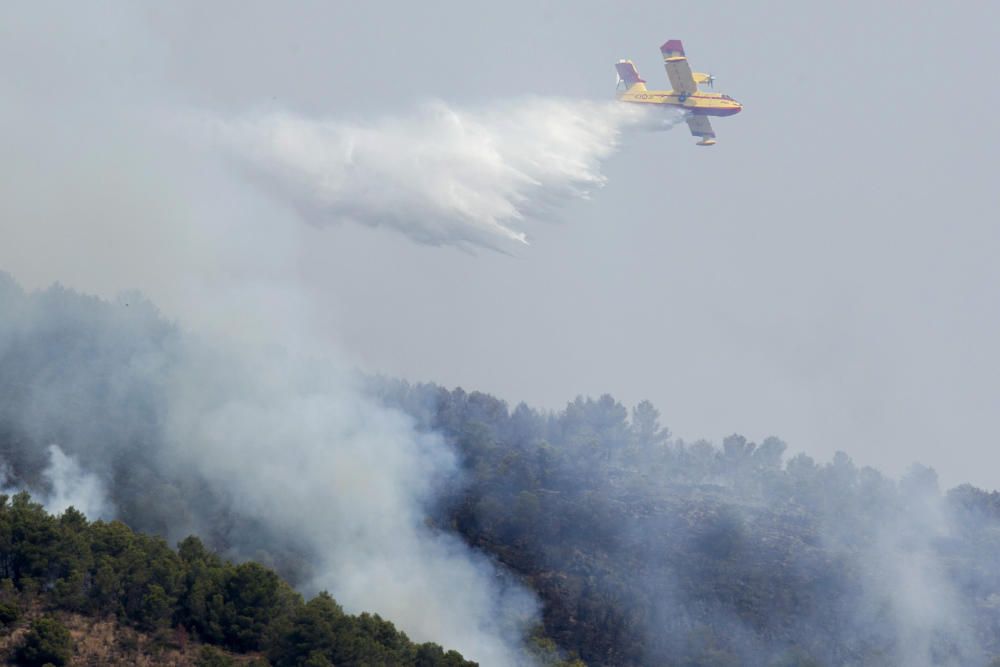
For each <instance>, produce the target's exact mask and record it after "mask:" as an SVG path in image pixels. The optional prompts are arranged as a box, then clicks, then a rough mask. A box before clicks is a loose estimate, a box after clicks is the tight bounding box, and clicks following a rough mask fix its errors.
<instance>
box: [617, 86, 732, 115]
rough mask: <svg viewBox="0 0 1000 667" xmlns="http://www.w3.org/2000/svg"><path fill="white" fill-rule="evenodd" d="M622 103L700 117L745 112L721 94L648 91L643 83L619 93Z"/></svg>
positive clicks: (729, 98)
mask: <svg viewBox="0 0 1000 667" xmlns="http://www.w3.org/2000/svg"><path fill="white" fill-rule="evenodd" d="M618 99H619V101H621V102H631V103H633V104H659V105H665V106H671V107H677V108H678V109H684V110H685V111H688V112H690V113H693V114H697V115H699V116H732V115H733V114H737V113H739V112H740V111H742V110H743V105H742V104H740V103H739V102H737V101H736V100H734V99H733V98H731V97H729V96H728V95H723V94H721V93H705V92H702V91H700V90H699V91H698V92H696V93H692V94H690V95H684V94H680V93H675V92H674V91H672V90H646V86H644V85H643V84H641V83H637V84H635V85H633V86H632V87H631V88H629V89H628V90H625V91H621V92H619V93H618Z"/></svg>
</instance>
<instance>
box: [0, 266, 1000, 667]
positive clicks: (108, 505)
mask: <svg viewBox="0 0 1000 667" xmlns="http://www.w3.org/2000/svg"><path fill="white" fill-rule="evenodd" d="M193 350H194V351H193ZM239 354H240V352H239V350H228V351H227V350H224V349H220V348H214V347H211V346H209V345H208V344H207V343H206V342H205V341H199V340H198V339H197V338H196V337H195V336H193V335H192V334H187V333H183V332H181V331H180V330H178V329H177V327H176V326H174V325H172V324H170V323H167V322H165V321H164V320H163V319H162V318H160V316H159V315H158V314H157V313H156V311H155V309H154V308H153V307H152V306H151V305H150V304H148V303H147V302H144V301H143V300H142V299H141V298H140V297H139V296H138V295H126V296H123V297H121V298H120V299H119V300H118V301H116V302H113V303H111V302H106V301H101V300H99V299H95V298H92V297H87V296H83V295H79V294H76V293H74V292H71V291H68V290H66V289H64V288H61V287H53V288H51V289H49V290H46V291H44V292H38V293H33V294H26V293H24V292H23V291H22V290H21V289H20V288H19V287H18V286H17V285H16V284H15V283H14V282H13V281H12V280H10V279H9V278H4V279H3V281H2V283H0V456H2V461H3V464H4V466H5V474H6V478H7V479H6V482H5V483H6V486H7V487H8V488H9V489H11V490H13V489H15V488H27V489H30V490H31V491H32V492H33V493H34V494H35V495H36V496H37V497H38V498H40V499H41V500H42V501H43V502H44V503H45V504H46V505H47V506H49V507H50V508H52V509H53V510H56V511H61V510H62V509H64V508H65V506H66V505H69V504H72V505H75V506H77V507H84V508H87V509H88V511H90V512H92V513H94V514H95V517H93V518H98V517H101V518H107V519H111V518H121V519H123V520H124V521H126V522H127V523H128V524H129V525H130V526H132V527H134V528H136V529H140V530H144V531H150V532H153V533H156V534H159V535H163V536H164V537H166V538H167V539H169V540H172V541H176V540H179V539H181V538H182V537H184V536H185V535H187V534H189V533H195V534H197V535H199V536H201V537H202V539H204V540H205V541H206V543H207V544H209V545H210V546H211V547H212V548H217V549H221V550H222V551H224V552H225V553H227V554H229V555H232V556H236V557H252V558H254V559H256V560H260V561H262V562H263V563H264V564H265V565H270V566H273V567H276V568H278V569H279V570H280V571H281V572H282V573H284V574H285V575H286V576H289V577H291V579H292V581H293V583H295V584H297V585H298V586H300V587H303V589H304V590H307V591H313V590H317V589H318V588H320V587H323V588H329V589H330V590H331V591H334V592H335V594H336V595H337V597H338V599H341V595H340V594H339V593H340V592H341V591H342V592H344V593H346V595H347V598H348V599H349V600H350V601H351V602H350V607H349V609H351V610H357V611H360V610H362V609H369V610H371V611H374V612H378V613H380V614H382V615H383V616H384V617H386V618H387V619H388V620H390V621H393V622H395V623H397V624H398V625H399V626H401V627H402V628H403V629H405V630H406V631H407V632H408V633H409V632H410V629H409V628H410V627H411V626H415V627H416V628H417V630H418V632H417V633H415V634H417V636H418V638H419V639H420V640H421V641H437V642H439V643H442V644H444V645H446V646H456V647H458V645H456V644H454V643H450V642H448V641H446V640H445V639H443V637H444V636H455V635H456V634H462V632H464V631H463V630H461V629H459V630H456V627H457V628H461V627H462V625H461V621H460V620H458V619H456V618H455V617H454V616H449V615H447V614H441V615H436V616H434V614H436V613H437V612H432V613H430V614H429V615H432V616H434V617H433V618H431V619H429V620H432V621H433V622H434V625H433V626H431V625H428V624H427V623H423V624H421V623H414V619H413V617H412V616H411V615H410V612H409V611H408V607H407V603H406V596H408V595H415V596H417V597H415V598H413V601H414V603H416V604H422V605H424V606H423V607H422V608H423V609H426V608H427V607H426V604H427V603H429V602H431V601H433V600H435V599H437V600H441V601H442V604H445V601H447V603H452V604H457V605H458V606H459V607H460V608H461V609H462V610H463V613H465V614H478V616H475V618H476V619H477V620H476V622H477V623H483V622H488V623H489V624H490V625H489V626H488V627H490V628H492V630H490V631H489V632H487V633H484V634H482V635H480V639H479V640H478V643H477V644H475V645H474V646H473V650H472V651H469V652H466V650H464V649H460V650H462V652H463V653H464V654H465V655H466V656H467V657H469V658H471V659H477V660H480V661H481V662H482V663H483V664H514V663H516V662H518V661H521V660H528V659H529V658H527V657H526V656H527V655H529V652H528V651H527V650H526V649H523V648H520V646H522V644H521V642H523V641H525V638H526V636H527V635H528V634H531V633H533V632H536V631H535V630H533V629H532V628H533V627H534V626H533V624H534V623H535V620H533V619H534V618H535V616H534V614H535V611H536V609H537V610H538V614H539V616H538V618H539V619H540V621H541V623H542V630H541V631H542V633H543V635H541V636H546V635H547V636H548V637H551V638H552V639H553V640H554V641H555V642H556V644H557V645H558V647H559V649H560V650H561V651H562V652H563V655H564V656H565V657H572V656H574V655H575V656H579V657H580V658H582V659H583V660H584V661H585V662H587V663H588V664H595V665H641V664H702V665H730V664H732V665H736V664H748V665H755V664H760V665H777V664H884V665H893V664H942V665H967V664H986V663H987V662H988V661H989V659H990V658H992V657H993V656H995V655H1000V645H998V642H997V635H996V632H995V628H996V627H1000V605H998V604H997V602H996V601H997V599H1000V573H998V571H997V568H996V567H995V563H994V562H993V554H995V553H996V550H997V547H998V546H1000V544H998V540H1000V523H998V522H1000V510H998V507H1000V501H997V499H996V494H995V493H987V492H984V491H980V490H978V489H975V488H973V487H969V486H964V487H959V488H957V489H953V490H951V491H949V492H947V493H946V494H942V492H941V490H940V489H939V488H938V486H937V480H936V476H935V474H934V472H933V471H932V470H930V469H927V468H923V467H920V466H914V467H913V469H912V470H911V472H910V473H909V474H908V475H906V476H905V477H903V478H902V479H900V480H899V481H898V482H897V481H893V480H890V479H887V478H885V477H883V476H882V475H880V474H879V473H878V472H877V471H875V470H872V469H870V468H858V467H857V466H855V465H854V464H853V463H852V462H851V459H850V457H849V456H848V455H847V454H843V453H841V454H838V455H837V456H835V457H834V458H833V460H831V461H829V462H816V461H814V460H812V459H811V458H809V457H808V456H805V455H796V456H791V457H789V456H787V455H786V452H785V450H786V446H785V444H784V443H782V442H781V441H780V440H778V439H775V438H770V439H767V440H765V441H763V442H761V443H759V444H755V443H752V442H748V441H747V440H745V439H744V438H742V437H740V436H736V435H734V436H732V437H730V438H727V439H726V440H725V441H724V442H723V443H722V445H721V447H716V446H714V445H712V444H710V443H707V442H683V441H680V440H678V439H676V438H674V437H673V436H671V434H670V433H669V431H668V430H667V429H666V428H665V427H664V426H663V425H662V424H660V422H659V413H658V411H657V410H656V408H655V407H654V406H652V405H651V404H649V403H648V402H644V403H641V404H639V405H637V406H635V408H634V409H632V410H631V411H630V410H628V409H627V408H626V407H625V406H622V405H621V404H619V403H618V402H616V401H615V400H614V399H613V398H611V397H610V396H602V397H600V398H598V399H587V398H579V399H576V400H575V401H573V402H571V403H569V404H568V405H567V407H566V409H565V410H562V411H560V412H558V413H546V412H539V411H536V410H532V409H531V408H528V407H527V406H525V405H523V404H522V405H518V406H516V407H515V408H514V409H513V410H511V409H509V408H508V406H507V405H506V404H505V403H503V402H502V401H499V400H497V399H495V398H493V397H490V396H488V395H486V394H481V393H478V392H472V393H467V392H465V391H462V390H460V389H456V390H454V391H447V390H444V389H441V388H439V387H436V386H433V385H416V386H411V385H408V384H405V383H400V382H397V381H392V380H381V379H368V380H364V379H357V380H350V383H351V385H350V386H351V387H352V388H351V390H350V392H346V393H343V394H341V393H337V391H338V390H337V387H338V386H343V385H344V384H345V383H346V382H347V381H346V380H345V379H344V378H345V375H344V371H343V370H341V369H339V368H337V367H332V366H329V365H326V364H323V363H317V360H311V361H312V364H311V366H310V371H309V372H304V373H303V374H302V375H301V376H296V377H295V378H294V384H293V385H291V386H293V387H295V389H296V391H295V392H291V393H292V394H293V395H295V396H299V397H300V398H299V399H297V401H298V402H297V403H296V404H294V405H292V406H289V405H288V404H287V402H283V401H287V395H286V398H285V399H282V398H281V395H279V394H281V392H286V391H288V390H289V385H288V384H284V382H288V381H289V377H288V375H287V373H288V372H289V371H288V370H287V369H285V368H279V365H280V366H284V365H285V364H289V365H292V366H294V360H293V359H289V358H287V356H285V354H286V353H285V352H284V351H282V350H280V349H273V350H270V351H269V354H271V355H273V356H274V357H275V358H276V359H279V360H280V361H281V364H279V365H275V364H272V363H264V362H261V361H260V359H259V357H252V358H251V361H252V363H250V362H249V361H248V359H247V358H246V357H243V356H239ZM192 361H194V362H196V363H192ZM278 380H281V381H282V382H278ZM178 383H179V384H178ZM178 387H180V388H182V391H181V393H182V394H183V396H182V397H181V398H178V397H177V392H178ZM276 388H280V390H281V392H278V389H276ZM276 392H277V393H276ZM315 396H324V397H327V398H326V399H323V400H320V401H318V402H314V401H315V398H310V397H315ZM330 397H337V400H331V399H330ZM206 406H208V407H206ZM212 406H214V407H212ZM275 406H283V407H281V409H282V410H291V411H290V412H289V413H288V415H287V416H286V417H284V418H282V419H280V420H279V419H276V418H269V417H268V415H273V414H275V413H274V410H275V409H277V408H276V407H275ZM205 415H208V416H205ZM262 415H263V417H262ZM367 415H371V418H372V419H373V420H374V421H372V422H368V416H367ZM375 422H380V423H381V425H377V424H376V425H373V424H375ZM318 426H322V428H321V429H320V430H317V427H318ZM390 427H391V428H390ZM359 428H360V429H361V432H362V433H365V434H368V435H366V437H365V438H364V439H363V440H362V441H361V442H360V444H359V446H354V445H352V443H354V442H359V441H358V440H357V438H358V437H359V436H358V431H357V429H359ZM386 428H389V430H385V429H386ZM289 429H290V430H289ZM303 429H305V430H303ZM372 433H374V434H375V435H376V436H378V434H379V433H382V434H383V435H382V436H378V437H373V436H372V435H371V434H372ZM185 440H186V442H185ZM268 442H273V443H275V444H274V446H273V447H271V446H269V445H268V444H267V443H268ZM230 443H231V444H230ZM846 444H849V443H846ZM845 449H848V448H847V447H845ZM338 451H339V452H342V453H343V454H344V456H347V457H348V458H344V457H342V456H341V455H340V454H338ZM389 454H391V456H390V455H389ZM285 460H291V461H292V462H295V463H292V464H290V463H285V462H284V461H285ZM321 461H330V462H332V463H327V464H326V465H325V466H324V467H323V468H322V470H321V471H319V473H316V472H313V471H309V470H307V469H306V468H305V467H303V466H317V465H320V462H321ZM289 466H291V467H289ZM314 478H315V479H316V480H317V482H316V483H315V484H314V483H313V482H312V481H311V480H312V479H314ZM329 486H335V487H337V488H339V489H340V492H338V493H332V492H331V491H329V490H326V488H327V487H329ZM400 494H404V495H402V496H401V495H400ZM282 497H284V498H285V499H281V498H282ZM314 507H315V508H321V512H320V513H317V512H316V511H315V510H314V509H313V508H314ZM320 515H322V517H323V518H322V519H320ZM400 515H402V518H400ZM317 522H319V524H317ZM317 531H321V533H322V534H318V532H317ZM400 549H401V550H402V551H403V553H402V554H400V553H395V554H394V553H393V551H394V550H400ZM493 563H496V564H495V565H494V564H493ZM439 573H440V574H439ZM400 574H402V575H404V576H407V577H410V578H411V579H412V580H414V581H416V582H417V583H419V584H420V586H419V588H416V589H414V588H413V587H412V586H410V585H407V586H404V587H398V586H396V587H389V588H386V586H385V581H386V579H385V578H387V577H388V578H392V577H397V576H399V575H400ZM529 591H531V592H532V593H533V594H534V595H535V596H537V602H535V601H534V600H533V598H532V596H531V595H530V594H529ZM455 596H458V597H457V598H456V597H455ZM400 598H402V603H401V602H400ZM366 601H367V602H366ZM536 605H537V607H536ZM456 623H458V625H457V626H456V625H455V624H456ZM435 633H438V634H440V635H442V636H433V635H434V634H435ZM493 638H495V639H493ZM476 650H478V651H479V653H480V655H476V652H475V651H476ZM489 651H495V652H494V653H489ZM484 652H485V654H486V656H487V657H486V658H482V657H481V656H482V655H483V654H484ZM518 656H520V657H518ZM809 661H813V662H812V663H810V662H809Z"/></svg>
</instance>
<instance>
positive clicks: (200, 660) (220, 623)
mask: <svg viewBox="0 0 1000 667" xmlns="http://www.w3.org/2000/svg"><path fill="white" fill-rule="evenodd" d="M80 618H84V619H92V620H91V623H90V625H89V628H88V629H90V630H92V629H93V627H94V623H93V621H100V620H107V619H113V620H114V621H116V622H117V623H116V625H115V626H113V627H114V628H117V630H116V631H113V632H112V633H111V635H112V636H111V637H110V644H111V650H110V651H106V652H104V653H101V654H98V656H94V655H92V654H91V655H90V656H89V657H91V658H94V657H101V658H102V659H103V660H105V661H107V660H109V659H112V658H114V662H116V663H117V664H122V665H127V664H136V663H137V662H138V661H139V660H140V659H141V660H143V661H148V663H149V664H166V662H167V660H168V659H169V660H170V661H171V662H173V661H179V662H180V663H181V664H198V665H205V666H206V667H208V666H222V665H227V664H236V663H237V662H239V663H241V664H255V665H267V664H270V665H275V667H285V666H287V667H292V666H296V665H310V666H311V667H321V666H322V665H366V664H367V665H416V666H420V667H431V666H432V665H438V666H440V667H464V666H470V667H471V666H473V665H475V664H476V663H473V662H470V661H467V660H464V659H463V658H462V656H461V655H459V654H458V653H456V652H455V651H448V652H447V653H446V652H445V651H444V650H443V649H442V648H441V647H440V646H438V645H436V644H432V643H424V644H415V643H413V642H411V641H409V639H408V638H407V636H406V635H405V634H403V633H401V632H399V631H398V630H396V628H395V627H393V624H392V623H390V622H388V621H386V620H383V619H382V618H380V617H379V616H378V615H371V614H361V615H360V616H352V615H350V614H346V613H344V611H343V610H342V609H341V607H340V606H339V605H338V604H337V603H336V601H335V600H334V599H333V598H332V597H330V596H329V595H328V594H326V593H321V594H319V595H317V596H316V597H314V598H312V599H311V600H309V601H303V599H302V596H301V595H299V594H298V593H296V592H295V591H294V590H293V589H292V588H291V587H290V586H289V585H288V584H287V583H285V582H284V581H282V580H281V579H280V578H279V577H278V575H277V574H275V573H274V572H273V571H271V570H269V569H267V568H265V567H262V566H261V565H259V564H257V563H253V562H245V563H241V564H239V565H235V564H233V563H231V562H227V561H223V560H222V559H220V558H219V557H218V556H217V555H215V554H213V553H211V552H210V551H208V550H207V549H206V548H205V547H204V546H203V544H202V543H201V541H200V540H199V539H198V538H196V537H189V538H187V539H185V540H184V541H182V542H181V543H180V545H179V546H178V548H177V549H176V550H174V549H171V548H170V547H169V546H168V545H167V544H166V542H164V540H162V539H161V538H155V537H149V536H145V535H142V534H139V533H135V532H133V531H132V530H131V529H129V528H128V527H127V526H126V525H125V524H123V523H121V522H117V521H114V522H110V523H107V522H102V521H98V522H89V521H88V520H87V519H86V517H84V516H83V515H82V514H81V513H80V512H78V511H77V510H75V509H73V508H70V509H68V510H66V511H65V512H63V513H62V514H61V515H60V516H58V517H56V516H52V515H50V514H48V513H47V512H46V511H45V510H44V509H43V508H42V506H41V505H40V504H38V503H35V502H32V501H31V499H30V497H29V496H28V494H26V493H19V494H17V495H15V496H13V497H9V496H6V495H0V623H2V630H0V632H2V633H3V636H4V637H10V636H11V635H15V636H16V637H17V639H16V640H14V641H5V642H4V643H3V646H4V648H5V649H6V660H7V661H8V662H16V663H17V664H19V665H27V666H29V667H30V666H35V665H38V666H41V665H44V664H53V665H66V664H70V663H71V662H74V661H75V662H79V661H80V659H81V658H82V657H83V656H87V655H88V654H87V652H86V648H87V647H86V645H87V644H88V643H90V642H89V639H90V638H89V637H86V636H84V635H86V634H88V633H85V632H82V633H80V634H81V636H80V637H78V638H77V640H76V641H74V639H73V637H72V636H71V634H70V632H69V629H68V628H67V627H66V625H67V623H65V622H64V621H67V620H70V619H72V620H76V621H79V619H80ZM122 628H124V630H123V629H122ZM130 630H135V631H138V633H140V634H139V635H138V636H143V637H144V638H145V639H146V641H145V642H143V644H144V646H143V647H142V650H140V647H139V642H138V640H137V639H136V637H137V634H136V633H135V632H130ZM189 644H192V645H194V646H199V647H200V650H198V651H193V650H191V649H190V647H189ZM78 645H79V646H78ZM2 657H3V656H2V655H0V658H2ZM188 660H190V662H188Z"/></svg>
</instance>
